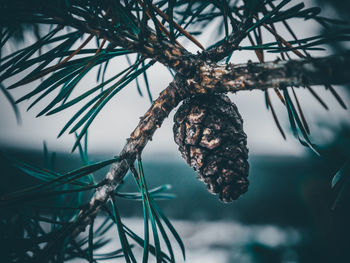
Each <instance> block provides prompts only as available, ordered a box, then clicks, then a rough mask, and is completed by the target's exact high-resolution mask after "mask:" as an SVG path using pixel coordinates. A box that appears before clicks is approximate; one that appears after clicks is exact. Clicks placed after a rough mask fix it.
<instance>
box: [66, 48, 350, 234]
mask: <svg viewBox="0 0 350 263" xmlns="http://www.w3.org/2000/svg"><path fill="white" fill-rule="evenodd" d="M349 65H350V53H346V54H343V55H338V56H329V57H324V58H317V59H312V60H310V59H305V60H299V61H275V62H267V63H248V64H241V65H227V66H215V67H210V66H207V67H205V66H203V67H201V68H200V69H201V71H202V72H201V74H199V77H198V78H197V79H188V80H184V79H183V78H182V77H181V76H180V75H179V74H177V75H176V76H175V78H174V80H173V81H172V82H171V83H170V84H169V86H168V87H167V88H166V89H164V90H163V91H162V92H161V93H160V95H159V97H158V99H157V100H156V101H155V102H154V103H153V104H152V106H151V108H150V109H149V110H148V111H147V112H146V114H145V115H144V116H143V117H142V118H141V120H140V122H139V124H138V125H137V127H136V128H135V130H134V131H133V133H132V134H131V136H130V138H129V139H128V140H127V144H126V145H125V146H124V148H123V150H122V151H121V153H120V155H119V158H120V161H118V162H117V163H115V164H113V165H112V166H111V167H110V170H109V172H108V173H107V175H106V178H105V182H106V183H105V184H104V185H103V186H101V187H100V188H97V189H96V193H95V195H94V196H93V198H92V199H91V200H90V203H89V207H88V209H87V210H84V211H81V212H80V214H79V219H78V220H79V222H80V224H79V226H78V227H77V228H76V229H75V231H74V234H73V236H76V235H78V234H79V233H80V232H82V231H84V229H85V227H86V226H87V225H88V224H89V223H90V222H91V221H92V220H93V218H94V217H95V216H96V215H97V213H98V211H99V209H100V207H101V205H102V204H104V203H105V202H106V201H107V200H108V198H109V196H110V195H111V194H113V192H114V190H115V188H116V187H117V186H118V184H120V182H121V181H122V180H123V178H124V176H125V175H126V173H127V171H128V170H129V166H130V165H132V164H133V163H134V161H135V159H136V155H137V154H140V153H141V152H142V151H143V149H144V147H145V146H146V144H147V143H148V142H149V141H150V140H151V139H152V136H153V134H154V132H155V131H156V130H157V129H158V128H159V127H160V126H161V124H162V123H163V121H164V120H165V118H167V116H168V114H169V113H170V112H171V110H173V109H174V108H175V107H176V106H177V105H178V104H179V103H180V102H181V101H182V100H184V99H186V98H188V97H190V96H192V95H196V94H206V93H226V92H237V91H242V90H265V89H268V88H275V87H286V86H291V85H292V86H304V85H306V84H307V85H318V84H325V83H328V84H347V83H350V74H349V72H347V71H345V70H344V69H347V68H349ZM86 211H89V212H88V213H87V212H86Z"/></svg>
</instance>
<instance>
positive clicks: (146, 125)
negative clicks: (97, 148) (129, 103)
mask: <svg viewBox="0 0 350 263" xmlns="http://www.w3.org/2000/svg"><path fill="white" fill-rule="evenodd" d="M189 96H190V93H189V92H188V89H187V86H186V83H185V82H184V81H183V79H181V78H180V77H179V75H176V76H175V78H174V80H173V81H172V82H171V83H170V84H169V86H168V87H167V88H166V89H164V90H163V91H162V92H161V93H160V95H159V97H158V99H157V100H155V101H154V103H153V104H152V106H151V108H150V109H149V110H148V111H147V112H146V114H145V115H144V116H143V117H142V118H141V120H140V122H139V124H138V125H137V127H136V129H135V130H134V131H133V132H132V134H131V135H130V138H129V139H128V140H127V144H126V145H125V146H124V148H123V150H122V151H121V153H120V155H119V159H120V161H119V162H117V163H115V165H112V166H111V167H110V170H109V172H108V173H107V175H106V178H105V180H106V183H105V184H104V185H102V186H101V187H99V188H97V189H96V193H95V195H94V196H93V197H92V199H91V200H90V203H89V208H88V209H87V211H89V212H88V213H87V212H86V211H83V210H81V211H80V214H79V217H78V220H81V221H80V224H79V226H78V227H77V228H76V229H75V232H74V233H73V237H74V236H77V235H78V234H79V233H80V232H82V231H84V229H85V227H86V226H87V225H88V224H89V223H90V222H91V221H92V220H93V218H94V217H95V216H96V215H97V213H98V211H99V209H100V207H101V205H102V204H104V203H105V202H106V201H107V200H108V198H109V196H110V195H111V194H112V193H113V192H114V190H115V188H116V187H117V186H118V185H119V184H120V183H121V181H122V180H123V178H124V176H125V175H126V173H127V172H128V170H129V167H130V166H131V165H133V163H134V161H135V160H136V157H137V155H138V154H140V153H141V152H142V150H143V149H144V147H145V146H146V144H147V143H148V142H149V141H150V140H151V139H152V136H153V134H154V132H155V131H156V130H157V129H158V128H159V127H160V126H161V125H162V123H163V121H164V120H165V119H166V118H167V117H168V115H169V113H170V112H171V111H172V110H173V109H174V108H175V107H176V106H177V105H178V104H179V103H180V101H182V100H183V99H185V98H187V97H189Z"/></svg>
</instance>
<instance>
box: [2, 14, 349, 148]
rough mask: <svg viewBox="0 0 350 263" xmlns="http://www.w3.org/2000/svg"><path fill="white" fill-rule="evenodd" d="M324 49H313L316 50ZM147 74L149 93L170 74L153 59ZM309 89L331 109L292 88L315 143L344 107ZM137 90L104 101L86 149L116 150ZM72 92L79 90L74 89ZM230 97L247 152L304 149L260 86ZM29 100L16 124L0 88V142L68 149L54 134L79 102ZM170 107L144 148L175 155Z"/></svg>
mask: <svg viewBox="0 0 350 263" xmlns="http://www.w3.org/2000/svg"><path fill="white" fill-rule="evenodd" d="M291 25H292V27H293V28H297V29H298V30H297V32H298V33H299V36H300V37H304V36H310V35H311V34H316V33H317V31H318V27H317V26H316V25H315V24H314V23H312V22H310V23H309V22H305V21H301V20H299V21H294V22H293V23H292V24H291ZM216 30H217V28H216V26H215V24H213V25H212V26H211V28H209V29H207V30H206V32H204V36H205V37H203V38H200V41H201V42H202V44H204V45H205V46H209V45H210V44H211V43H212V42H213V41H217V36H216V35H215V34H214V31H216ZM312 32H314V33H312ZM284 35H286V34H284ZM287 36H288V35H287ZM268 38H269V36H266V38H265V39H268ZM288 38H289V36H288V37H287V39H288ZM182 40H183V39H182ZM182 43H183V44H184V46H185V47H187V48H188V49H189V50H191V51H193V52H196V51H197V49H196V48H195V47H193V46H192V45H191V44H190V43H189V42H188V41H184V42H182ZM326 54H327V53H317V54H316V55H326ZM275 58H276V56H275V55H271V54H270V55H268V56H266V60H274V59H275ZM248 59H251V60H253V61H256V58H255V55H254V53H253V52H236V53H235V54H234V56H233V57H232V58H231V62H232V63H244V62H247V60H248ZM126 63H127V62H126V61H125V60H124V59H116V60H115V61H113V63H110V65H109V68H108V71H107V74H108V76H112V75H113V74H115V73H116V72H118V70H120V69H122V68H125V67H126V65H127V64H126ZM148 74H149V80H150V86H151V91H152V95H153V98H154V99H155V98H157V96H158V94H159V92H160V91H162V90H163V89H164V88H165V87H166V86H167V84H168V83H169V82H170V81H171V80H172V77H171V75H170V73H169V72H168V70H167V69H166V68H165V67H164V66H163V65H161V64H159V63H156V64H155V65H154V66H153V67H152V68H151V69H150V70H149V73H148ZM141 82H142V81H141ZM95 83H96V74H95V73H93V72H91V73H90V74H88V75H87V76H86V77H85V78H84V79H83V81H81V83H80V84H79V89H80V91H83V90H87V89H88V88H90V87H93V86H94V85H95ZM36 85H37V83H34V84H30V85H27V86H25V87H19V88H17V89H16V90H14V92H12V94H13V95H14V96H15V97H16V98H19V97H20V96H21V95H23V94H26V92H28V91H29V90H31V89H33V88H35V87H36ZM143 88H144V87H143ZM336 88H337V90H339V92H340V93H341V94H342V95H344V96H346V94H345V92H344V89H343V88H342V87H336ZM315 89H316V90H319V94H320V96H321V97H322V98H324V100H325V101H326V102H327V104H328V105H329V107H330V109H331V110H330V111H328V112H327V111H325V110H324V109H323V108H322V107H321V106H320V105H319V104H318V103H317V102H316V101H315V99H314V98H313V97H312V96H311V95H310V94H309V92H307V91H306V90H304V89H301V90H298V91H297V94H298V95H299V99H300V102H301V104H302V106H303V108H304V112H305V113H306V118H307V120H308V121H309V124H310V126H311V130H312V133H313V135H314V140H315V143H320V142H326V141H329V140H331V139H332V136H333V135H332V129H335V128H337V127H340V125H341V123H342V122H349V118H348V117H349V112H348V111H345V110H343V109H341V107H340V106H339V105H338V104H337V103H336V101H335V99H334V98H333V97H332V96H331V94H330V92H327V91H325V90H324V88H323V87H315ZM143 91H144V96H143V97H140V96H139V94H138V92H137V90H136V85H135V82H132V83H131V84H130V85H129V86H127V87H126V88H125V89H124V90H122V91H121V92H120V93H119V94H118V95H117V96H116V97H115V98H113V99H112V100H111V101H110V102H109V103H108V104H107V105H106V106H105V107H104V109H103V110H102V111H101V113H100V114H99V116H98V117H97V118H96V119H95V121H94V122H93V124H92V125H91V127H90V129H89V149H90V153H93V152H104V153H115V154H117V153H118V152H119V151H120V150H121V148H122V147H123V145H124V144H125V140H126V138H127V137H128V136H129V135H130V133H131V132H132V130H133V129H134V128H135V127H136V125H137V123H138V121H139V117H141V116H142V115H143V114H144V113H145V111H146V110H147V109H148V108H149V107H150V102H149V100H148V97H147V94H146V91H145V89H143ZM75 94H79V91H77V92H76V93H75ZM271 94H272V93H271ZM53 95H54V94H53ZM272 95H273V96H272V97H273V105H274V106H275V108H276V110H277V113H278V116H279V117H280V120H281V123H282V125H283V127H284V128H285V130H286V131H287V130H288V129H289V125H288V119H287V113H286V110H285V108H284V107H283V106H282V105H281V102H279V101H278V100H277V99H276V96H274V94H272ZM73 97H74V94H73ZM50 98H52V97H50ZM230 98H231V99H232V101H233V102H234V103H236V104H237V106H238V109H239V111H240V113H241V115H242V116H243V119H244V129H245V131H246V133H247V135H248V145H249V148H250V152H251V153H253V154H292V155H300V154H302V153H303V152H304V150H305V149H304V147H303V146H301V145H300V144H299V142H298V141H297V140H296V139H295V138H293V136H292V135H291V134H290V133H288V132H287V137H288V139H287V141H284V140H283V138H282V136H281V135H280V133H279V132H278V129H277V128H276V126H275V124H274V122H273V119H272V117H271V112H269V111H268V110H267V109H266V107H265V102H264V95H263V93H262V92H261V91H253V92H244V91H243V92H239V94H231V95H230ZM32 101H33V100H29V101H25V102H22V103H21V104H19V108H20V111H21V115H22V123H21V124H20V125H18V124H17V123H16V120H15V117H14V114H13V112H12V109H11V107H10V104H9V103H8V101H7V100H6V99H5V98H4V96H3V95H2V94H1V95H0V123H1V125H0V144H2V145H7V146H14V147H24V148H36V149H41V148H42V144H43V141H44V140H45V141H46V142H47V144H48V146H49V149H50V150H51V151H66V152H69V151H70V149H71V147H72V145H73V142H74V136H73V135H68V134H64V135H63V136H62V137H61V138H59V139H57V138H56V136H57V134H58V133H59V131H60V130H61V129H62V127H63V126H64V125H65V123H66V122H67V121H68V120H69V119H70V117H71V116H72V115H73V114H74V113H75V112H76V111H77V109H79V107H81V105H82V104H78V105H77V106H75V107H72V108H71V109H68V110H66V111H64V112H61V113H58V114H56V115H53V116H48V117H46V116H43V117H39V118H35V116H36V114H37V113H38V112H39V111H40V110H41V109H42V108H43V106H45V105H47V103H48V102H49V100H45V101H44V103H42V104H40V105H37V106H36V107H34V108H33V109H31V110H30V111H29V112H26V108H27V107H28V105H30V103H31V102H32ZM346 101H349V99H346ZM174 113H175V111H173V112H172V113H171V115H170V117H169V118H168V119H167V120H166V121H165V122H164V124H163V126H162V127H161V128H160V129H158V130H157V131H156V134H155V136H154V138H153V141H152V142H150V143H149V144H148V145H147V146H146V149H145V154H155V153H158V154H159V153H162V154H165V155H178V153H177V146H176V144H175V143H174V141H173V134H172V125H173V115H174ZM320 123H322V125H320ZM324 123H327V125H324Z"/></svg>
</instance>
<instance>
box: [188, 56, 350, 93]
mask: <svg viewBox="0 0 350 263" xmlns="http://www.w3.org/2000/svg"><path fill="white" fill-rule="evenodd" d="M349 68H350V53H345V54H342V55H335V56H329V57H323V58H314V59H304V60H290V61H274V62H266V63H251V62H250V63H248V64H241V65H232V64H228V65H223V66H215V65H214V66H211V65H205V66H202V67H201V68H200V70H201V73H200V74H198V77H197V79H189V80H187V83H188V84H189V85H191V88H190V89H192V90H194V92H195V93H202V94H205V93H208V92H213V93H221V92H237V91H241V90H256V89H259V90H266V89H268V88H279V87H282V88H283V87H288V86H296V87H299V86H307V85H324V84H329V85H344V84H348V83H350V74H349ZM347 69H348V70H347Z"/></svg>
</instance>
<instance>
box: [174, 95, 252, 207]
mask: <svg viewBox="0 0 350 263" xmlns="http://www.w3.org/2000/svg"><path fill="white" fill-rule="evenodd" d="M174 122H175V123H174V128H173V130H174V138H175V142H176V143H177V144H178V145H179V150H180V152H181V154H182V156H183V158H184V159H185V160H186V162H187V163H188V164H190V165H191V166H192V167H193V169H194V170H195V171H197V173H198V179H200V180H201V181H203V182H204V183H205V184H206V185H207V187H208V190H209V192H211V193H213V194H219V198H220V200H221V201H223V202H231V201H233V200H236V199H237V198H238V197H239V196H240V195H241V194H243V193H245V192H246V191H247V190H248V184H249V182H248V179H247V177H248V172H249V164H248V160H247V159H248V149H247V136H246V134H245V133H244V131H243V119H242V117H241V115H240V114H239V112H238V109H237V107H236V105H235V104H234V103H232V102H231V101H230V99H229V98H228V97H227V96H226V95H200V96H195V97H192V98H190V99H188V100H186V101H184V103H183V104H182V105H181V107H180V108H179V109H178V111H177V112H176V114H175V117H174Z"/></svg>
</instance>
